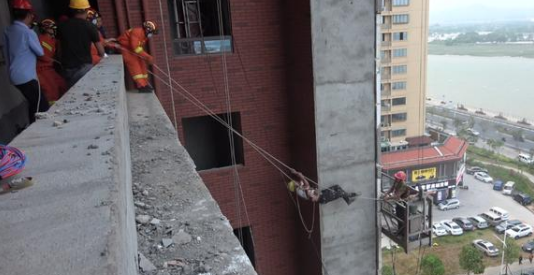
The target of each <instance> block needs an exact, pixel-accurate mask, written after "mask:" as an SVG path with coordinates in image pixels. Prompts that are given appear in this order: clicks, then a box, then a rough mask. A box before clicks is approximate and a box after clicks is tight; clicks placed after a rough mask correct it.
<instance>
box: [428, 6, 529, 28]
mask: <svg viewBox="0 0 534 275" xmlns="http://www.w3.org/2000/svg"><path fill="white" fill-rule="evenodd" d="M430 9H431V11H430V24H450V23H454V24H458V23H482V22H496V21H516V20H534V8H529V9H516V8H510V9H502V8H493V7H486V6H480V5H477V6H468V7H463V8H457V9H451V10H448V11H440V12H435V11H432V5H431V6H430Z"/></svg>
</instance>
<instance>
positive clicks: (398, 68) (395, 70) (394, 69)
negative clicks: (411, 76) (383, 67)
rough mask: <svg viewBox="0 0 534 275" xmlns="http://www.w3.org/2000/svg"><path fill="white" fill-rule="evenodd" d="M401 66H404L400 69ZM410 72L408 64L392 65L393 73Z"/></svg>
mask: <svg viewBox="0 0 534 275" xmlns="http://www.w3.org/2000/svg"><path fill="white" fill-rule="evenodd" d="M400 68H404V69H402V70H400ZM407 73H408V65H404V64H403V65H394V66H392V67H391V74H407Z"/></svg>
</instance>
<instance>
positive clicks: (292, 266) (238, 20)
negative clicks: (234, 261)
mask: <svg viewBox="0 0 534 275" xmlns="http://www.w3.org/2000/svg"><path fill="white" fill-rule="evenodd" d="M126 1H127V2H128V7H129V9H130V21H131V22H134V24H138V22H139V23H140V22H141V21H142V20H144V19H150V20H154V21H156V22H157V23H158V24H160V25H161V23H162V22H163V24H165V27H166V29H167V32H163V30H162V29H160V30H161V32H160V34H159V35H157V36H155V37H154V38H153V39H152V43H151V45H150V52H151V54H153V55H154V57H155V60H156V64H157V65H158V66H159V67H161V68H162V69H164V70H166V69H167V67H166V56H165V52H164V43H163V35H166V38H167V42H168V43H167V47H168V52H169V55H170V56H169V61H170V62H169V65H170V71H171V72H172V77H173V79H175V80H176V81H178V82H179V83H180V84H181V85H182V86H183V87H184V88H185V89H187V90H188V91H189V92H191V93H192V94H194V95H195V96H196V97H197V98H198V99H199V100H201V101H202V102H203V103H204V104H206V105H207V106H208V107H209V108H210V109H212V110H213V111H214V112H215V113H224V112H226V110H227V109H226V104H225V92H224V78H223V70H222V56H221V55H209V56H187V57H183V56H173V53H172V48H171V44H170V41H171V37H170V33H169V27H170V24H169V22H168V21H169V18H168V12H167V10H168V9H167V1H162V4H163V10H164V12H163V20H162V18H161V16H160V12H159V2H158V1H146V2H150V5H149V6H148V7H147V13H146V17H145V16H143V12H142V2H141V0H126ZM289 2H292V1H289ZM289 2H287V1H270V0H254V1H252V0H232V1H230V3H231V4H230V5H231V6H230V12H231V18H232V36H233V40H234V52H233V53H231V54H227V56H226V57H227V65H228V73H229V75H228V77H229V78H228V80H229V86H230V97H231V103H232V111H233V112H240V113H241V126H242V130H243V134H244V135H245V136H247V137H248V138H249V139H251V140H253V141H254V142H256V144H257V145H259V146H261V147H262V148H264V149H266V150H267V151H269V152H270V153H271V154H273V155H275V156H276V157H278V158H279V159H281V160H282V161H284V162H286V163H295V164H297V163H298V164H297V166H296V167H298V168H299V169H303V170H304V171H305V172H306V174H309V173H311V175H312V176H313V177H316V168H315V167H316V166H315V143H314V140H315V135H314V132H313V128H314V120H313V88H312V87H313V86H312V75H311V46H310V41H311V38H310V27H309V24H310V23H309V3H306V1H303V0H302V1H301V0H299V1H297V2H300V4H303V5H299V4H297V3H289ZM99 4H100V8H101V9H102V8H103V7H107V6H106V5H110V1H109V0H108V1H104V0H100V1H99ZM288 5H289V7H290V8H291V10H292V12H297V13H298V19H297V20H287V19H288V18H290V17H289V11H288ZM107 17H108V15H107V14H106V19H105V23H106V24H109V27H108V26H106V27H108V28H107V29H113V28H114V29H117V23H116V22H117V20H118V18H119V17H121V16H109V17H110V18H107ZM123 20H127V17H126V16H123ZM289 23H298V24H297V25H296V26H294V27H291V28H289V29H290V30H288V26H287V24H289ZM292 32H296V33H295V34H296V35H295V36H294V38H292V37H293V34H292ZM110 33H111V31H110ZM300 38H302V39H303V40H302V41H300ZM288 39H289V40H290V41H292V42H295V43H296V44H295V45H290V44H289V43H288V42H287V41H286V40H288ZM301 46H302V47H303V51H300V50H299V48H300V47H301ZM289 55H292V56H293V57H291V58H290V57H289ZM291 69H297V70H302V71H301V72H295V73H291V72H290V70H291ZM162 77H163V78H164V79H167V78H166V77H164V76H162ZM288 79H291V81H288ZM155 85H156V90H157V95H158V97H159V98H160V100H161V102H162V104H163V106H164V109H165V110H166V112H167V114H168V115H169V117H170V118H171V120H174V115H173V112H172V104H173V102H172V100H171V95H170V90H169V89H168V88H167V87H166V86H165V85H164V84H162V83H161V82H160V81H156V82H155ZM175 89H177V87H175ZM293 104H296V106H297V107H296V108H297V110H299V111H302V113H299V112H295V110H292V109H293V108H294V107H295V106H294V105H293ZM174 106H175V108H176V119H177V124H178V132H179V135H180V139H181V140H182V141H183V140H184V139H183V136H184V135H183V128H182V123H181V120H182V118H186V117H194V116H203V115H206V114H205V113H203V112H202V111H201V110H199V109H198V108H197V107H195V106H194V105H192V104H191V103H189V102H187V101H185V100H184V99H183V98H182V97H180V96H178V95H176V96H175V97H174ZM293 116H308V117H307V118H302V119H291V117H293ZM300 123H303V124H302V125H300ZM293 135H295V137H298V138H292V136H293ZM301 138H302V139H303V140H299V139H301ZM299 144H300V145H299ZM186 146H187V144H186ZM244 154H245V158H244V159H245V165H244V166H239V167H238V171H239V176H240V181H241V186H242V188H243V196H244V199H245V202H246V205H247V207H246V208H247V210H248V217H249V219H250V223H249V222H248V220H247V217H246V215H245V213H244V212H245V210H244V209H245V207H244V206H243V205H241V206H240V207H239V203H238V201H240V198H238V197H236V191H235V184H234V179H233V169H232V168H219V169H213V170H208V171H203V172H201V173H200V175H201V176H202V178H203V180H204V181H205V182H206V184H207V185H208V188H209V189H210V191H211V193H212V195H213V197H214V198H215V199H216V200H217V202H218V203H219V205H220V207H221V209H222V211H223V213H224V214H225V215H226V216H227V217H228V218H229V219H230V221H231V223H232V226H233V227H234V228H237V227H242V226H251V227H252V231H253V236H254V241H255V253H256V267H257V270H258V273H259V274H263V275H286V274H288V275H291V274H320V264H319V261H318V259H317V256H316V254H315V251H314V250H313V249H312V247H311V246H310V242H309V240H308V239H307V235H305V234H304V232H303V230H302V225H301V223H300V220H299V216H298V212H297V211H296V208H295V206H294V205H293V203H292V202H291V200H290V199H289V196H288V194H287V191H286V188H285V185H284V184H285V181H284V180H283V178H282V175H281V174H280V172H278V171H277V170H276V169H274V168H273V167H272V166H271V165H270V164H269V163H268V162H267V161H265V160H264V159H263V158H262V157H261V156H260V155H258V154H257V153H256V152H255V151H254V150H253V149H252V148H251V147H250V146H248V145H246V144H244ZM242 203H243V202H242V201H241V204H242ZM239 212H241V215H238V213H239ZM303 214H304V216H305V218H306V221H307V222H308V223H309V222H310V221H311V215H312V214H311V212H310V210H309V209H308V208H306V207H305V209H304V213H303ZM318 224H319V223H318V222H316V225H317V227H318ZM318 230H319V229H318V228H316V232H318ZM317 237H318V234H317V233H316V234H315V235H314V239H315V240H318V238H317ZM316 243H318V241H317V242H316ZM317 249H320V247H317Z"/></svg>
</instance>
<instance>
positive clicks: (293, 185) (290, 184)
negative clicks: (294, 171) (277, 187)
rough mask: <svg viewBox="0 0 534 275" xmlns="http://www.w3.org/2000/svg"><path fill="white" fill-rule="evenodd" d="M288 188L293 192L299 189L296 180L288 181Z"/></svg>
mask: <svg viewBox="0 0 534 275" xmlns="http://www.w3.org/2000/svg"><path fill="white" fill-rule="evenodd" d="M287 189H288V190H289V191H291V192H295V190H296V189H297V183H296V182H295V181H294V180H292V181H290V182H288V183H287Z"/></svg>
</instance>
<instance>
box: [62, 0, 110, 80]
mask: <svg viewBox="0 0 534 275" xmlns="http://www.w3.org/2000/svg"><path fill="white" fill-rule="evenodd" d="M90 7H91V6H90V5H89V1H87V0H70V4H69V8H70V11H71V14H72V17H71V18H69V20H67V21H65V22H62V23H60V24H59V25H58V32H57V39H58V40H59V42H60V43H59V44H60V47H59V53H60V54H59V55H60V61H61V65H62V66H63V69H64V77H65V79H66V80H67V84H68V86H69V87H71V86H73V85H74V84H76V82H78V80H80V78H82V77H83V76H84V75H85V74H86V73H87V72H89V71H90V70H91V68H92V67H93V64H92V59H91V44H95V47H96V49H97V50H98V54H99V55H100V56H101V57H105V52H104V47H103V46H102V44H101V43H100V36H99V35H98V30H97V29H96V27H95V25H93V24H91V23H89V22H87V9H89V8H90Z"/></svg>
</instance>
